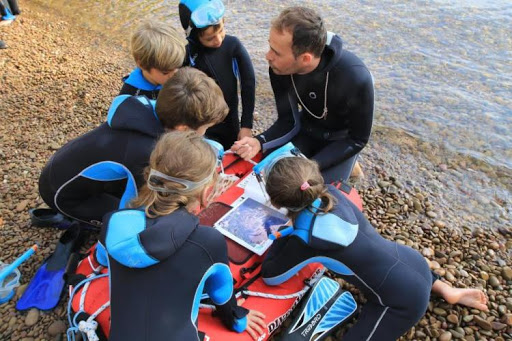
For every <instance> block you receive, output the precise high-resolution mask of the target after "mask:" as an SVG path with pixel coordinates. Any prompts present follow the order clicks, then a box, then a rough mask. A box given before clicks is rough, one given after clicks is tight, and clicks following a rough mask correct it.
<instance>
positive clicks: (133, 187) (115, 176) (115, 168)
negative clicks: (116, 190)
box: [79, 161, 137, 208]
mask: <svg viewBox="0 0 512 341" xmlns="http://www.w3.org/2000/svg"><path fill="white" fill-rule="evenodd" d="M79 175H80V176H83V177H86V178H89V179H92V180H96V181H115V180H122V179H127V180H126V187H125V189H124V193H123V196H122V197H121V202H120V204H119V208H125V207H126V206H127V205H128V203H129V202H130V200H132V199H133V198H135V197H136V196H137V184H136V183H135V178H134V177H133V175H132V173H131V172H130V170H129V169H128V168H126V167H125V166H124V165H122V164H120V163H118V162H114V161H101V162H98V163H95V164H93V165H91V166H89V167H87V168H86V169H84V170H83V171H82V172H80V174H79Z"/></svg>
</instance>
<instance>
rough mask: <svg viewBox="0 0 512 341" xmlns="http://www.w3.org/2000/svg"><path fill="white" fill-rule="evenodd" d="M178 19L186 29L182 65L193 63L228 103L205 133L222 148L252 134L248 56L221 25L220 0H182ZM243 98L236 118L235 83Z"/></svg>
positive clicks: (251, 79) (251, 78)
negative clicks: (223, 113)
mask: <svg viewBox="0 0 512 341" xmlns="http://www.w3.org/2000/svg"><path fill="white" fill-rule="evenodd" d="M179 12H180V20H181V24H182V26H183V29H185V30H186V31H187V39H188V46H187V58H186V60H185V65H188V66H193V67H195V68H198V69H199V70H201V71H203V72H204V73H206V74H207V75H208V76H210V77H212V78H213V79H215V81H216V82H217V84H218V85H219V87H220V88H221V90H222V93H223V94H224V99H225V100H226V103H227V104H228V106H229V113H228V116H226V118H225V119H224V121H223V122H221V123H219V124H217V125H215V126H213V127H212V128H210V129H208V131H207V133H206V135H207V136H208V138H210V139H214V140H216V141H218V142H220V143H221V144H222V145H223V146H224V149H226V150H227V149H229V148H230V147H231V146H232V145H233V143H234V142H235V141H236V140H238V139H241V138H243V137H251V136H252V132H251V129H252V123H253V112H254V99H255V87H256V85H255V76H254V68H253V65H252V62H251V58H250V57H249V54H248V53H247V50H246V49H245V47H244V46H243V45H242V43H241V42H240V40H238V38H237V37H234V36H231V35H227V34H226V32H225V28H224V5H223V3H222V1H221V0H209V1H208V0H182V1H181V2H180V5H179ZM239 82H240V92H241V98H242V116H241V119H240V120H239V118H238V83H239Z"/></svg>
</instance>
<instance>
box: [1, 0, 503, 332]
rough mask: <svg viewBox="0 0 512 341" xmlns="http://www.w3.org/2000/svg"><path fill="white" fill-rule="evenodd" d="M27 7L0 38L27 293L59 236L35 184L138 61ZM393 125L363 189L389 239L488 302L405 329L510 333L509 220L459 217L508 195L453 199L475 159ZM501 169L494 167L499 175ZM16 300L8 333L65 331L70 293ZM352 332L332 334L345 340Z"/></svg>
mask: <svg viewBox="0 0 512 341" xmlns="http://www.w3.org/2000/svg"><path fill="white" fill-rule="evenodd" d="M21 5H22V7H21V8H22V10H23V13H22V15H21V16H20V17H19V18H18V19H17V20H16V21H15V22H14V23H13V24H12V25H10V26H7V27H0V39H1V40H4V41H5V42H6V43H7V44H8V45H9V48H8V49H6V50H0V115H1V119H2V124H1V126H0V158H1V161H2V162H1V164H0V176H1V180H2V181H1V183H0V245H1V246H2V247H1V248H0V260H1V261H3V262H7V263H9V262H12V261H13V260H14V259H15V258H16V257H17V256H18V255H19V254H21V253H22V252H23V251H24V250H26V249H27V248H28V247H30V246H31V245H32V244H34V243H38V245H39V247H40V249H39V250H38V252H37V253H36V254H35V255H34V256H33V257H32V258H31V259H30V260H29V261H27V262H26V263H25V264H24V265H23V266H22V267H21V268H20V270H21V272H22V284H23V285H22V286H20V287H19V289H18V292H17V297H19V295H20V293H21V292H22V291H23V290H24V288H25V287H26V283H28V281H29V280H30V278H31V277H32V276H33V275H34V273H35V270H36V269H37V267H38V265H40V264H41V263H42V262H43V260H44V259H45V258H46V257H47V256H49V255H50V254H51V252H52V250H53V248H54V246H55V242H56V240H57V239H58V235H59V232H58V231H54V230H51V229H38V228H34V227H32V226H31V225H30V220H29V217H28V209H29V208H31V207H37V206H41V205H43V203H42V201H41V199H40V198H39V196H38V191H37V179H38V177H39V173H40V171H41V169H42V167H43V166H44V164H45V163H46V161H47V159H48V158H49V156H50V155H51V154H52V153H53V152H54V151H55V150H57V149H58V148H59V147H60V146H61V145H63V144H64V143H65V142H67V141H68V140H70V139H72V138H74V137H76V136H78V135H80V134H83V133H85V132H86V131H88V130H90V129H91V128H93V127H95V126H97V125H98V124H99V123H100V122H102V121H103V120H104V119H105V116H106V110H107V108H108V106H109V104H110V101H111V99H112V98H113V97H114V96H115V95H116V94H117V91H118V90H119V88H120V85H121V77H122V76H123V75H125V74H126V73H127V72H128V71H129V70H130V69H131V67H132V61H131V59H130V56H129V54H128V51H127V50H126V49H124V48H122V47H120V45H119V44H118V43H116V42H113V41H111V40H109V39H108V38H107V37H105V36H102V35H100V34H98V33H97V32H92V31H88V30H86V29H83V28H81V27H78V26H76V25H74V23H72V22H69V21H66V19H65V18H63V17H60V16H59V15H57V14H54V13H50V12H49V11H48V10H47V9H46V8H43V7H39V6H37V5H34V4H31V3H28V2H25V1H23V2H21ZM263 83H264V82H260V84H259V86H260V88H259V89H258V94H259V95H260V96H265V98H263V99H261V101H259V100H258V101H259V106H258V108H257V110H258V111H259V112H272V111H273V110H272V108H271V107H270V106H272V99H271V97H270V86H269V84H263ZM256 117H257V121H256V129H257V130H261V129H263V128H265V127H266V126H268V124H269V123H270V122H271V120H272V117H271V115H268V116H264V115H257V116H256ZM393 135H394V137H393V138H390V137H389V136H390V134H389V132H388V131H387V130H386V129H384V128H376V129H375V131H374V133H373V135H372V140H371V143H370V145H369V147H368V148H366V149H365V151H364V153H363V159H362V160H363V161H362V165H363V168H364V170H365V174H366V177H365V179H362V180H360V181H359V182H358V183H357V184H356V187H357V188H358V189H359V190H360V192H361V195H362V197H363V200H364V204H365V213H366V215H367V216H368V218H369V219H370V221H371V222H372V224H373V225H374V226H375V227H376V228H377V229H378V230H379V232H380V233H381V234H382V235H384V236H385V237H386V238H389V239H391V240H395V241H397V242H398V243H401V244H404V245H409V246H411V247H413V248H415V249H417V250H419V251H420V252H421V253H422V254H423V255H424V256H425V258H426V259H428V261H429V264H430V266H431V268H432V269H434V270H435V271H436V272H437V273H439V274H440V275H442V276H443V278H444V279H445V280H446V281H447V282H450V283H451V284H453V285H454V286H458V287H476V288H482V289H484V291H485V292H486V294H487V295H488V297H489V308H490V311H489V312H488V313H483V312H480V311H478V310H472V309H467V308H464V307H461V306H451V305H449V304H447V303H446V302H444V301H443V300H442V299H438V298H433V299H432V301H431V303H430V305H429V308H428V311H427V313H426V315H425V317H423V318H422V319H421V321H420V322H419V323H418V324H417V325H416V326H415V327H414V328H413V329H411V330H410V331H409V332H408V333H407V334H406V335H405V336H404V337H403V338H402V339H403V340H441V341H448V340H467V341H471V340H489V341H490V340H495V341H498V340H510V339H512V269H511V265H512V262H511V258H512V257H511V256H512V254H511V252H510V250H511V248H512V235H511V234H512V230H511V228H510V222H509V221H507V220H506V219H504V217H496V219H492V218H493V217H487V218H485V212H480V213H481V214H475V215H467V214H462V215H461V214H459V212H460V211H459V210H458V208H459V207H463V206H464V205H467V206H470V205H474V206H475V209H476V208H479V207H480V208H481V207H483V208H485V206H486V205H499V204H500V201H499V198H493V200H492V202H491V201H489V200H486V198H476V197H471V196H468V197H467V198H461V199H460V201H458V202H453V201H447V200H446V197H445V196H443V186H450V184H452V182H451V181H450V179H452V178H453V177H457V176H459V175H457V174H462V176H465V175H467V174H470V172H469V171H468V169H470V168H471V164H467V163H468V161H467V160H460V159H457V158H456V157H452V158H447V157H446V156H444V154H439V153H438V152H437V150H433V149H432V148H429V146H422V145H421V144H419V143H418V142H417V140H414V139H412V138H410V137H409V136H407V135H400V136H398V137H397V133H396V132H394V134H393ZM398 142H399V143H398ZM499 176H500V175H499V174H498V173H496V172H495V171H491V170H490V171H489V177H490V178H491V180H492V177H499ZM468 179H471V178H470V177H469V178H468ZM484 211H485V209H484ZM477 213H478V212H477ZM481 217H484V218H481ZM486 219H488V220H486ZM487 222H488V226H485V225H487ZM496 222H499V224H496ZM493 225H494V228H490V227H492V226H493ZM483 227H489V228H483ZM349 289H350V290H351V291H352V292H353V293H354V294H355V296H357V297H358V300H359V302H363V301H364V298H362V297H360V295H359V294H358V293H357V291H355V290H354V289H351V288H349ZM15 302H16V300H15V299H13V300H11V301H10V302H9V303H7V304H4V305H1V306H0V340H2V341H3V340H13V341H18V340H23V341H34V340H61V339H64V338H65V336H64V331H65V329H66V324H67V320H66V305H65V303H66V300H65V299H63V300H62V302H61V304H60V305H59V306H58V308H56V309H55V310H53V311H51V312H39V311H37V310H31V311H29V312H28V313H27V312H26V313H20V312H18V311H16V310H15V308H14V305H15ZM342 333H343V331H340V332H338V333H337V334H336V335H335V336H334V337H332V338H331V339H332V340H339V339H341V336H342V335H341V334H342Z"/></svg>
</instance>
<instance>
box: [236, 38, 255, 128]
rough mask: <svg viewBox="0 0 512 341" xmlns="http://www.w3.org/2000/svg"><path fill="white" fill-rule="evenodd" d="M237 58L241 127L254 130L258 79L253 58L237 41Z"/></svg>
mask: <svg viewBox="0 0 512 341" xmlns="http://www.w3.org/2000/svg"><path fill="white" fill-rule="evenodd" d="M235 58H236V60H237V63H238V71H239V72H240V85H241V86H240V87H241V90H240V92H241V97H242V117H241V120H240V126H241V127H242V128H249V129H252V122H253V113H254V99H255V97H256V77H255V76H254V67H253V65H252V62H251V57H250V56H249V53H247V50H246V49H245V47H244V46H243V45H242V43H241V42H240V41H239V40H238V39H237V46H236V50H235Z"/></svg>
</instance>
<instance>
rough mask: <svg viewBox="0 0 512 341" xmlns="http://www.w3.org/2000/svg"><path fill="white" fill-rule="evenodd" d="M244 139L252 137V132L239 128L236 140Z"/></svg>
mask: <svg viewBox="0 0 512 341" xmlns="http://www.w3.org/2000/svg"><path fill="white" fill-rule="evenodd" d="M244 137H252V130H251V129H249V128H241V129H240V132H239V133H238V139H239V140H241V139H243V138H244Z"/></svg>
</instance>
